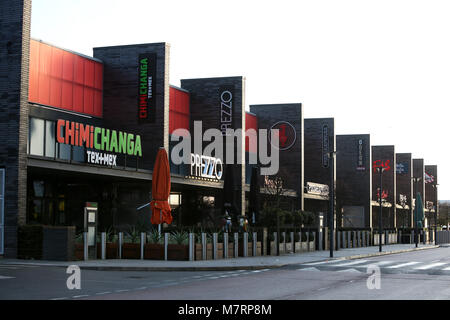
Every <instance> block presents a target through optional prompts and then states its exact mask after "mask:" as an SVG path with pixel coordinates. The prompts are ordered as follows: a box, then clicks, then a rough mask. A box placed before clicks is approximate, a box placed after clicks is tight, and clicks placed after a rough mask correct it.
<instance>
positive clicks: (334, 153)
mask: <svg viewBox="0 0 450 320" xmlns="http://www.w3.org/2000/svg"><path fill="white" fill-rule="evenodd" d="M335 155H336V151H331V152H329V153H328V156H329V157H330V160H331V161H330V166H331V170H330V171H331V183H330V194H329V199H330V214H329V219H328V221H329V227H330V258H333V250H334V156H335Z"/></svg>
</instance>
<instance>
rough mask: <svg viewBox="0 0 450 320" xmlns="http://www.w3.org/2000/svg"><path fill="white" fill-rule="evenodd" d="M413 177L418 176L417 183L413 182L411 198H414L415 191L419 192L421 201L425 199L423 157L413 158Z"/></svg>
mask: <svg viewBox="0 0 450 320" xmlns="http://www.w3.org/2000/svg"><path fill="white" fill-rule="evenodd" d="M413 177H414V178H420V180H419V181H418V182H417V183H414V182H413V195H414V197H413V198H416V194H417V192H420V195H421V197H422V201H423V200H424V199H425V197H424V191H425V163H424V160H423V159H413ZM425 196H426V195H425Z"/></svg>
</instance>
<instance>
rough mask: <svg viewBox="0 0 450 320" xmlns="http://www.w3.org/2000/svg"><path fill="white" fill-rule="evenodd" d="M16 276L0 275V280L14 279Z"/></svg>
mask: <svg viewBox="0 0 450 320" xmlns="http://www.w3.org/2000/svg"><path fill="white" fill-rule="evenodd" d="M15 278H16V277H7V276H0V280H5V279H15Z"/></svg>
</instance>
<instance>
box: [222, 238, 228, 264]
mask: <svg viewBox="0 0 450 320" xmlns="http://www.w3.org/2000/svg"><path fill="white" fill-rule="evenodd" d="M223 257H224V259H228V232H224V234H223Z"/></svg>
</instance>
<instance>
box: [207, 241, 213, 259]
mask: <svg viewBox="0 0 450 320" xmlns="http://www.w3.org/2000/svg"><path fill="white" fill-rule="evenodd" d="M212 259H213V245H212V243H207V244H206V260H212Z"/></svg>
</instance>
